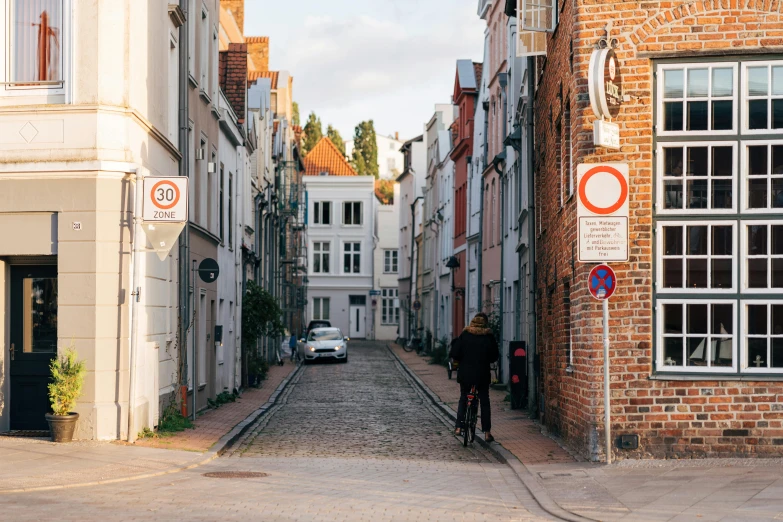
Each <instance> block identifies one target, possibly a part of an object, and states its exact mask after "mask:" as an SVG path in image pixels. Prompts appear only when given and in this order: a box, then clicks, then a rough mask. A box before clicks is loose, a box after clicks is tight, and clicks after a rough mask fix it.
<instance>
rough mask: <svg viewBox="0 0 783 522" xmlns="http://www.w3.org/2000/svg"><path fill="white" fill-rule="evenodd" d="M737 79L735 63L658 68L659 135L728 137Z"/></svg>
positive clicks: (734, 116) (733, 109) (734, 107)
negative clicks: (710, 134)
mask: <svg viewBox="0 0 783 522" xmlns="http://www.w3.org/2000/svg"><path fill="white" fill-rule="evenodd" d="M736 78H737V66H736V65H734V64H725V63H724V64H688V65H676V66H675V65H672V66H670V65H666V66H659V71H658V81H659V85H658V92H659V93H662V95H663V103H662V105H661V110H660V111H659V120H658V132H659V134H664V133H680V134H684V133H694V132H707V131H710V132H712V131H714V132H719V133H721V134H727V133H728V134H730V133H731V132H732V131H734V129H736V125H735V122H736V121H737V113H736V108H737V104H736V103H735V99H736V92H737V89H736V85H735V84H736Z"/></svg>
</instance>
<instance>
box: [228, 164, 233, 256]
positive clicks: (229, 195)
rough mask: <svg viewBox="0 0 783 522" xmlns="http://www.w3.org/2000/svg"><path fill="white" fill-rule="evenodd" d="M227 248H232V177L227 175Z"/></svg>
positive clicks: (229, 174)
mask: <svg viewBox="0 0 783 522" xmlns="http://www.w3.org/2000/svg"><path fill="white" fill-rule="evenodd" d="M228 248H234V175H233V174H231V173H230V172H229V173H228Z"/></svg>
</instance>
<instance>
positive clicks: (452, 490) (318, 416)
mask: <svg viewBox="0 0 783 522" xmlns="http://www.w3.org/2000/svg"><path fill="white" fill-rule="evenodd" d="M455 385H456V384H455ZM248 471H249V472H261V473H265V474H268V475H267V476H263V477H253V478H228V479H226V478H212V477H205V476H204V474H205V473H214V472H248ZM0 510H2V512H3V513H4V517H7V518H6V519H7V520H42V519H51V518H54V517H57V518H58V519H60V520H88V521H89V520H96V521H97V520H149V519H150V518H151V516H152V517H154V518H155V519H169V520H218V519H220V520H250V519H251V518H250V517H252V519H254V520H319V521H320V520H372V521H377V520H448V521H452V520H543V519H547V518H548V517H547V516H546V514H545V513H544V512H543V511H542V510H541V509H540V508H539V507H538V505H537V504H536V502H535V501H534V500H533V498H532V497H531V496H530V495H529V493H528V491H527V490H526V489H525V487H524V486H523V484H522V483H521V482H520V481H519V479H518V478H517V477H516V475H515V474H514V473H513V471H512V470H511V469H510V468H508V467H507V466H506V465H504V464H501V463H499V462H497V461H496V460H495V459H494V458H493V457H492V456H491V455H490V454H488V453H486V452H484V451H482V450H479V449H477V448H463V447H462V445H461V443H460V441H458V440H457V439H456V438H454V437H453V436H452V435H451V429H450V425H449V424H448V423H446V422H445V421H444V420H443V418H442V417H441V415H440V414H439V413H437V412H436V410H435V409H434V408H433V407H432V406H431V404H429V403H428V401H427V400H425V398H424V397H423V396H422V395H420V392H419V390H418V389H417V388H416V387H415V386H414V385H413V383H412V382H411V381H410V380H409V378H407V377H406V376H405V374H404V373H403V372H402V371H401V369H400V368H399V367H398V363H397V362H396V361H395V360H394V359H393V357H392V356H391V354H390V353H389V352H388V350H387V348H386V346H385V344H383V343H372V342H352V343H351V346H350V362H349V363H348V364H315V365H310V366H305V367H304V368H302V369H301V370H300V372H299V373H298V374H297V375H296V376H295V377H294V380H293V381H292V383H291V385H289V386H288V388H286V390H285V392H284V393H283V395H282V396H281V398H280V400H279V401H278V403H277V405H276V406H275V407H274V408H273V410H272V411H271V412H270V414H268V415H267V416H265V417H263V418H262V419H261V420H260V422H259V423H258V424H257V425H256V426H254V427H253V428H251V430H249V431H248V433H247V434H246V435H245V437H244V438H243V439H241V440H240V441H238V443H237V444H236V445H235V446H234V447H233V448H232V449H231V450H230V451H229V452H227V453H226V454H225V455H224V456H223V457H221V458H219V459H217V460H215V461H213V462H211V463H210V464H208V465H205V466H202V467H199V468H196V469H193V470H189V471H185V472H181V473H176V474H172V475H167V476H162V477H156V478H153V479H147V480H138V481H131V482H125V483H120V484H116V485H106V486H99V487H91V488H80V489H70V490H59V491H57V490H55V491H44V492H39V493H26V494H17V495H13V496H0Z"/></svg>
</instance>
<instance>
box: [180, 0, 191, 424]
mask: <svg viewBox="0 0 783 522" xmlns="http://www.w3.org/2000/svg"><path fill="white" fill-rule="evenodd" d="M179 6H180V8H181V9H182V12H183V13H185V19H186V22H185V23H184V24H182V26H181V27H180V28H179V86H178V87H179V121H178V123H179V150H180V153H181V154H182V159H180V160H179V175H180V176H185V177H188V175H189V174H190V173H189V172H188V171H189V169H190V161H189V158H190V150H189V147H190V140H189V139H188V132H189V129H188V94H189V93H188V52H189V49H188V45H189V42H190V38H189V35H188V32H189V30H190V29H189V28H190V22H189V20H190V13H188V0H180V2H179ZM191 190H193V189H192V188H191ZM189 259H190V225H189V223H188V222H187V221H186V222H185V228H184V229H183V230H182V233H181V234H180V236H179V314H180V318H179V319H180V323H179V336H178V343H177V344H178V346H177V347H178V349H179V357H180V371H181V374H180V382H179V385H180V395H181V398H180V400H181V401H182V402H181V405H180V406H181V411H182V414H183V416H184V415H186V414H187V399H188V362H189V361H188V358H187V353H188V350H187V338H188V328H189V326H190V321H189V319H190V292H189V288H190V272H189V268H188V260H189Z"/></svg>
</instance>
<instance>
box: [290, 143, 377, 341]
mask: <svg viewBox="0 0 783 522" xmlns="http://www.w3.org/2000/svg"><path fill="white" fill-rule="evenodd" d="M304 165H305V169H306V171H305V176H304V183H305V185H306V187H307V205H308V207H307V215H308V223H307V226H308V241H309V245H308V251H309V253H310V255H309V260H308V261H309V262H308V267H309V269H308V279H309V283H308V303H307V307H308V313H307V316H308V318H309V319H310V320H319V319H323V320H328V321H330V323H331V324H332V326H335V327H338V328H340V329H341V330H342V332H343V334H344V335H346V336H348V337H351V338H359V339H364V338H366V337H367V336H368V334H369V333H370V331H371V329H372V327H373V323H372V315H371V313H370V312H371V308H370V305H371V303H370V290H372V289H373V249H374V246H375V234H374V232H375V224H374V221H375V203H376V201H377V200H376V198H375V178H374V177H372V176H358V175H357V174H356V171H355V170H354V169H353V167H351V165H350V164H349V163H348V162H347V161H346V160H345V158H344V157H343V155H342V154H341V153H340V151H339V150H337V147H335V146H334V144H333V143H332V142H331V140H329V138H326V137H324V138H322V139H321V141H319V142H318V143H317V144H316V146H315V147H313V150H311V151H310V152H309V153H308V154H307V156H305V158H304Z"/></svg>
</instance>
